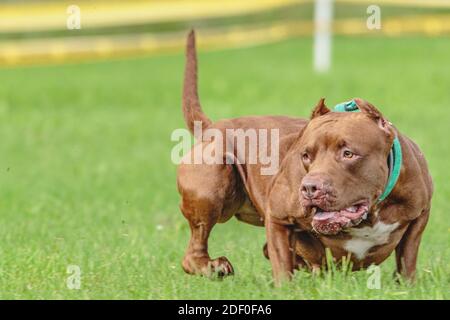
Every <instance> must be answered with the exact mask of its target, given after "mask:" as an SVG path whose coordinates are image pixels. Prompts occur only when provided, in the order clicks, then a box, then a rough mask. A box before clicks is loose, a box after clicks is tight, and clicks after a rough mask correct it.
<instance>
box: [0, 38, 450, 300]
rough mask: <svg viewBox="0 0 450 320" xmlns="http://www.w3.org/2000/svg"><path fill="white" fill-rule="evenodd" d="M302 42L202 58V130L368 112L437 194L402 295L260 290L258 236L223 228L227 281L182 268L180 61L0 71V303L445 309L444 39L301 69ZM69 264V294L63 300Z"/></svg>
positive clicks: (218, 237)
mask: <svg viewBox="0 0 450 320" xmlns="http://www.w3.org/2000/svg"><path fill="white" fill-rule="evenodd" d="M311 47H312V44H311V40H310V39H295V40H290V41H286V42H282V43H278V44H272V45H266V46H261V47H255V48H246V49H239V50H229V51H220V52H204V53H201V54H200V85H201V88H200V91H201V98H202V102H203V106H204V109H205V111H206V113H207V114H208V115H209V116H210V117H211V118H212V119H219V118H223V117H236V116H240V115H247V114H261V115H263V114H287V115H296V116H302V117H305V116H308V115H309V113H310V110H311V108H312V106H314V105H315V103H316V101H317V100H318V99H319V98H320V97H322V96H325V97H326V98H327V101H328V103H329V104H330V105H333V104H336V103H339V102H341V101H345V100H348V99H349V98H352V97H354V96H360V97H364V98H365V99H367V100H369V101H371V102H373V103H374V104H375V105H376V106H378V107H379V108H380V109H381V110H382V111H383V112H384V113H385V115H386V116H387V117H388V118H389V119H390V120H391V121H392V122H393V123H394V124H395V125H396V126H397V127H398V128H399V129H400V130H401V131H402V132H403V133H405V134H407V135H409V136H410V137H412V138H413V139H414V140H415V141H416V142H417V143H418V144H419V145H420V146H421V148H422V150H423V152H424V153H425V155H426V157H427V159H428V162H429V165H430V167H431V172H432V175H433V177H434V181H435V190H436V191H435V195H434V199H433V208H432V214H431V219H430V222H429V224H428V227H427V229H426V232H425V235H424V239H423V241H422V246H421V251H420V257H419V264H418V279H417V283H416V284H415V285H414V286H411V285H407V284H397V283H395V282H394V281H393V280H392V273H393V271H394V268H395V267H394V261H393V259H392V257H391V258H389V260H388V261H386V262H385V263H384V264H383V265H382V269H381V270H382V286H381V289H380V290H371V289H368V288H367V286H366V280H367V277H368V275H367V273H366V272H365V271H361V272H355V273H349V274H345V273H343V272H340V271H337V272H329V273H327V274H325V275H322V276H320V277H312V276H311V275H310V274H308V273H304V272H300V273H297V274H296V277H295V279H294V281H293V282H292V283H290V284H289V285H286V286H285V287H283V288H280V289H277V288H274V287H273V285H272V282H271V268H270V264H269V262H268V261H267V260H266V259H265V258H264V257H263V255H262V249H261V248H262V246H263V244H264V242H265V234H264V230H263V229H262V228H256V227H253V226H250V225H246V224H243V223H239V222H237V221H235V220H234V219H233V220H232V221H230V222H229V223H226V224H224V225H218V226H216V228H215V229H214V230H213V233H212V237H211V239H210V252H211V254H212V256H214V257H216V256H220V255H226V256H227V257H228V258H229V259H230V261H231V262H232V263H233V265H234V267H235V270H236V275H235V276H234V277H230V278H226V279H224V280H211V279H206V278H200V277H193V276H188V275H186V274H184V272H183V271H182V269H181V267H180V261H181V259H182V256H183V253H184V250H185V248H186V245H187V241H188V237H189V228H188V225H187V222H186V221H185V219H184V218H183V216H182V215H181V213H180V212H179V209H178V202H179V197H178V193H177V191H176V184H175V172H176V167H175V165H173V164H172V163H171V161H170V151H171V148H172V146H173V145H174V142H171V141H170V134H171V132H172V130H173V129H175V128H179V127H184V123H183V120H182V114H181V107H180V93H181V83H182V81H181V80H182V71H183V65H184V60H183V55H182V54H179V55H173V56H162V57H154V58H140V59H135V60H122V61H111V62H100V63H95V64H82V65H65V66H40V67H30V68H22V69H3V70H0V136H1V143H0V154H1V157H0V188H1V193H0V194H1V198H0V199H1V200H0V239H1V245H0V298H3V299H13V298H32V299H37V298H56V299H62V298H71V299H89V298H97V299H103V298H108V299H117V298H126V299H161V298H163V299H173V298H175V299H181V298H183V299H213V298H228V299H244V298H250V299H254V298H255V299H259V298H263V299H333V298H337V299H408V298H409V299H448V298H449V297H450V286H449V285H450V266H449V265H450V264H449V261H450V255H449V238H450V237H449V236H450V223H449V221H450V220H449V217H450V216H449V211H450V204H449V202H448V200H449V198H450V184H449V183H448V181H449V180H450V173H449V172H450V171H449V169H448V165H449V159H450V148H449V142H448V137H449V134H450V126H449V124H450V90H449V89H450V64H449V62H448V57H449V56H450V38H419V37H411V38H395V39H394V38H393V39H382V38H337V39H336V41H335V46H334V66H333V70H332V72H330V73H329V74H328V75H326V76H318V75H315V74H314V73H313V72H312V71H311ZM68 265H78V266H79V267H80V268H81V272H82V278H81V289H80V290H69V289H68V288H67V286H66V279H67V277H68V276H69V274H67V267H68Z"/></svg>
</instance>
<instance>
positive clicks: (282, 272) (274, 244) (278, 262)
mask: <svg viewBox="0 0 450 320" xmlns="http://www.w3.org/2000/svg"><path fill="white" fill-rule="evenodd" d="M266 234H267V247H268V251H269V258H270V262H271V264H272V273H273V277H274V281H275V285H276V286H280V285H281V283H282V282H283V281H284V280H290V279H291V276H292V272H293V271H294V262H295V261H294V260H295V254H294V250H293V247H292V240H293V239H292V237H293V230H292V228H291V227H290V226H288V225H286V224H283V223H281V222H280V221H276V219H274V218H273V217H270V215H269V217H268V218H267V219H266Z"/></svg>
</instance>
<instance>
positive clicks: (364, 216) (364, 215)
mask: <svg viewBox="0 0 450 320" xmlns="http://www.w3.org/2000/svg"><path fill="white" fill-rule="evenodd" d="M367 215H368V212H367V211H366V212H365V213H364V214H363V216H362V218H363V220H364V219H366V218H367Z"/></svg>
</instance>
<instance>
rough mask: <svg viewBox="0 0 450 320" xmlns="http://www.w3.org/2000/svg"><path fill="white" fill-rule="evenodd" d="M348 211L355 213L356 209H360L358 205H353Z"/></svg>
mask: <svg viewBox="0 0 450 320" xmlns="http://www.w3.org/2000/svg"><path fill="white" fill-rule="evenodd" d="M347 211H348V212H352V213H355V212H356V211H358V208H357V207H356V206H351V207H350V208H348V209H347Z"/></svg>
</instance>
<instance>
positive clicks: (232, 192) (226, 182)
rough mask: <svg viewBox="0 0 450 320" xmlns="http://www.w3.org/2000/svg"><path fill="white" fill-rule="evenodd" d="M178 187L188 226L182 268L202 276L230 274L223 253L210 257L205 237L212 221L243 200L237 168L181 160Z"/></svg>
mask: <svg viewBox="0 0 450 320" xmlns="http://www.w3.org/2000/svg"><path fill="white" fill-rule="evenodd" d="M178 188H179V191H180V193H181V195H182V202H181V205H180V208H181V211H182V212H183V215H184V216H185V217H186V219H187V220H188V221H189V226H190V229H191V238H190V240H189V244H188V248H187V250H186V254H185V256H184V259H183V262H182V267H183V269H184V271H185V272H187V273H189V274H200V275H205V276H211V275H213V274H217V275H218V276H224V275H229V274H233V267H232V265H231V263H230V262H229V261H228V259H227V258H226V257H219V258H216V259H211V258H210V256H209V253H208V238H209V234H210V232H211V229H212V228H213V227H214V225H215V224H216V223H217V222H225V221H227V220H228V219H230V218H231V217H232V216H233V214H234V213H235V212H236V210H237V208H239V207H240V206H241V205H242V202H243V201H244V195H243V193H242V192H241V191H240V190H241V183H240V180H239V177H238V175H237V172H236V171H235V170H234V169H233V167H232V166H231V165H206V164H201V165H193V164H182V165H180V167H179V170H178ZM241 193H242V194H241Z"/></svg>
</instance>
